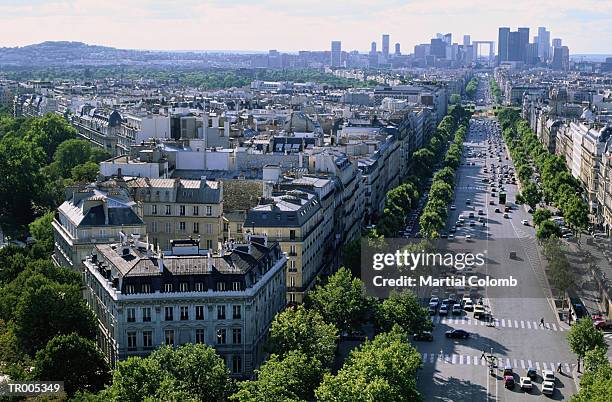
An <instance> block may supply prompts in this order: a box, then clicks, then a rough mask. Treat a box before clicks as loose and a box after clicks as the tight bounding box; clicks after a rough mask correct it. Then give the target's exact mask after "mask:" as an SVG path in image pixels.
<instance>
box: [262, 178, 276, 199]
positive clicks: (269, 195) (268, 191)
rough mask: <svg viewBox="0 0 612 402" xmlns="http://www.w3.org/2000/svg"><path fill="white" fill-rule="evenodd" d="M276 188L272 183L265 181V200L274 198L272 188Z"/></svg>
mask: <svg viewBox="0 0 612 402" xmlns="http://www.w3.org/2000/svg"><path fill="white" fill-rule="evenodd" d="M273 187H274V184H273V183H272V182H271V181H264V182H263V194H262V195H263V198H264V199H267V200H269V199H271V198H272V188H273Z"/></svg>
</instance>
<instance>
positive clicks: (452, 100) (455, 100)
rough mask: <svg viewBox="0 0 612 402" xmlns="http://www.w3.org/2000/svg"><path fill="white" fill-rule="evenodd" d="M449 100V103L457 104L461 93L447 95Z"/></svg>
mask: <svg viewBox="0 0 612 402" xmlns="http://www.w3.org/2000/svg"><path fill="white" fill-rule="evenodd" d="M449 102H450V103H451V104H453V105H456V104H458V103H459V102H461V95H459V94H452V95H451V96H450V97H449Z"/></svg>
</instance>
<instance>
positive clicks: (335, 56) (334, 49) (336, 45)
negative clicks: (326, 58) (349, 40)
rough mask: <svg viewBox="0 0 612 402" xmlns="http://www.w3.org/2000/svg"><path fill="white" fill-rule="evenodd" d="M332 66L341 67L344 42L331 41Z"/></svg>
mask: <svg viewBox="0 0 612 402" xmlns="http://www.w3.org/2000/svg"><path fill="white" fill-rule="evenodd" d="M330 64H331V66H332V67H340V66H341V65H342V42H340V41H339V40H334V41H332V43H331V63H330Z"/></svg>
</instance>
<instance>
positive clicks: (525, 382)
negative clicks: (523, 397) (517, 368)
mask: <svg viewBox="0 0 612 402" xmlns="http://www.w3.org/2000/svg"><path fill="white" fill-rule="evenodd" d="M519 384H520V386H521V388H522V389H532V388H533V383H532V382H531V378H529V377H521V379H520V381H519Z"/></svg>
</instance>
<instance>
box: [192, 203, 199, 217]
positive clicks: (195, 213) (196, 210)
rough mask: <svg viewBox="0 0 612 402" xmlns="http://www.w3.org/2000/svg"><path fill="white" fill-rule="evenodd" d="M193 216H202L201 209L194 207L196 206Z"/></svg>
mask: <svg viewBox="0 0 612 402" xmlns="http://www.w3.org/2000/svg"><path fill="white" fill-rule="evenodd" d="M193 214H194V215H195V216H198V215H200V207H198V206H197V205H194V206H193Z"/></svg>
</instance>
